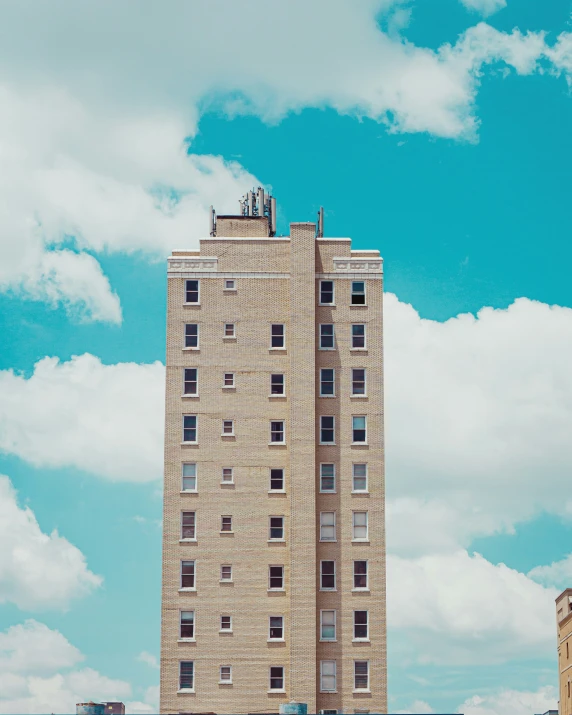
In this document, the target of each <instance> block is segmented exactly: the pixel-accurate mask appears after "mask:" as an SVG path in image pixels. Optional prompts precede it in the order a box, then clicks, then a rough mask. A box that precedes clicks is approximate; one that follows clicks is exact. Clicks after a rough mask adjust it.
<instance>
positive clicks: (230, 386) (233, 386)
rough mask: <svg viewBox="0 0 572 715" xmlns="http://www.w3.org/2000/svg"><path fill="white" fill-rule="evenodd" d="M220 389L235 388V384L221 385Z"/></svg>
mask: <svg viewBox="0 0 572 715" xmlns="http://www.w3.org/2000/svg"><path fill="white" fill-rule="evenodd" d="M221 390H236V385H221Z"/></svg>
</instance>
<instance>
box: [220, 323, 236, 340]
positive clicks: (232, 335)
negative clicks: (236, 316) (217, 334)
mask: <svg viewBox="0 0 572 715" xmlns="http://www.w3.org/2000/svg"><path fill="white" fill-rule="evenodd" d="M223 326H224V327H223V330H222V339H223V340H234V339H235V338H236V323H224V324H223ZM229 326H230V327H232V333H227V332H226V329H227V328H228V327H229Z"/></svg>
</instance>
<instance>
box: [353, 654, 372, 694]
mask: <svg viewBox="0 0 572 715" xmlns="http://www.w3.org/2000/svg"><path fill="white" fill-rule="evenodd" d="M357 663H367V687H365V688H357V687H356V664H357ZM353 671H354V693H369V683H370V668H369V660H367V659H364V660H362V659H361V658H356V659H355V660H354V667H353Z"/></svg>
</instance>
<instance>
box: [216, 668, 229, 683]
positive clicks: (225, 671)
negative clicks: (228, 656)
mask: <svg viewBox="0 0 572 715" xmlns="http://www.w3.org/2000/svg"><path fill="white" fill-rule="evenodd" d="M219 683H232V666H231V665H221V666H220V678H219Z"/></svg>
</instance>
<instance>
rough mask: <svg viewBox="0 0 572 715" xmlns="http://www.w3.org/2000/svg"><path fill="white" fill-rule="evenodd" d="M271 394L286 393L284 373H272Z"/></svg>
mask: <svg viewBox="0 0 572 715" xmlns="http://www.w3.org/2000/svg"><path fill="white" fill-rule="evenodd" d="M270 394H271V395H283V394H284V375H270Z"/></svg>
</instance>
